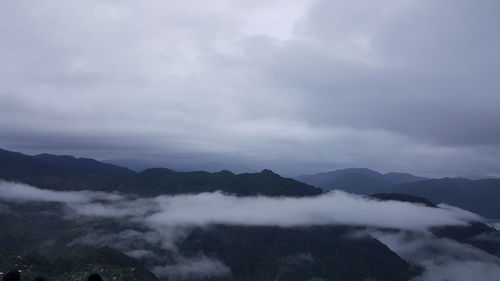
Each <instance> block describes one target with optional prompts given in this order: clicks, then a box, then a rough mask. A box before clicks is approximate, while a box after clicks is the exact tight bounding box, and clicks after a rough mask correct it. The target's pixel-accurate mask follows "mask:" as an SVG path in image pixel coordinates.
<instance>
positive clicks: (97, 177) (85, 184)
mask: <svg viewBox="0 0 500 281" xmlns="http://www.w3.org/2000/svg"><path fill="white" fill-rule="evenodd" d="M0 179H4V180H11V181H18V182H23V183H28V184H31V185H35V186H38V187H42V188H49V189H56V190H62V189H65V190H83V189H89V190H106V191H111V190H115V191H122V192H127V193H137V194H141V195H159V194H179V193H200V192H209V191H216V190H220V191H223V192H227V193H231V194H236V195H267V196H310V195H316V194H320V193H322V192H323V190H322V189H321V188H317V187H313V186H311V185H308V184H305V183H302V182H298V181H296V180H293V179H289V178H283V177H281V176H279V175H278V174H275V173H273V172H272V171H270V170H263V171H261V172H259V173H243V174H238V175H236V174H233V173H232V172H230V171H220V172H215V173H209V172H204V171H195V172H176V171H173V170H170V169H166V168H152V169H146V170H144V171H142V172H135V171H132V170H130V169H127V168H123V167H119V166H116V165H112V164H106V163H102V162H99V161H97V160H93V159H87V158H75V157H73V156H66V155H63V156H58V155H51V154H40V155H35V156H29V155H25V154H22V153H18V152H12V151H7V150H2V149H0Z"/></svg>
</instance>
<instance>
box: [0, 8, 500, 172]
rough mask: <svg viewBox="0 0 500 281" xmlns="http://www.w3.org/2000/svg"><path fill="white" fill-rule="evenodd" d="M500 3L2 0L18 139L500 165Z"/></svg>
mask: <svg viewBox="0 0 500 281" xmlns="http://www.w3.org/2000/svg"><path fill="white" fill-rule="evenodd" d="M499 12H500V2H498V1H496V0H478V1H470V0H443V1H434V0H380V1H369V0H328V1H327V0H287V1H285V0H266V1H263V0H256V1H234V0H214V1H199V0H183V1H175V0H173V1H160V0H143V1H134V0H122V1H113V0H104V1H103V0H99V1H98V0H81V1H70V2H69V1H62V0H40V1H27V0H18V1H1V2H0V36H1V38H2V43H1V44H0V131H1V134H0V147H2V148H5V149H11V150H17V151H22V152H26V153H31V154H34V153H41V152H50V153H56V154H73V155H76V156H86V157H94V158H97V159H148V160H158V161H159V160H162V159H165V158H169V159H172V158H175V155H177V156H178V155H184V156H185V155H188V156H189V157H190V159H191V158H195V159H198V161H206V162H210V161H212V162H214V161H215V162H230V163H232V164H235V165H236V164H238V165H248V166H249V167H255V168H256V169H257V168H264V167H266V168H271V169H274V170H277V171H278V172H282V173H285V174H300V173H310V172H322V171H327V170H330V169H335V168H345V167H368V168H373V169H377V170H380V171H383V172H388V171H404V172H413V173H416V174H419V175H424V176H455V175H470V174H480V175H491V176H494V175H499V174H500V170H499V168H498V167H500V122H498V121H500V110H499V108H500V79H498V77H500V56H499V55H498V51H499V50H500V32H498V26H500V17H498V14H499ZM200 159H201V160H200ZM221 159H222V160H221ZM174 160H175V159H174ZM172 161H173V160H172ZM174 162H175V161H174Z"/></svg>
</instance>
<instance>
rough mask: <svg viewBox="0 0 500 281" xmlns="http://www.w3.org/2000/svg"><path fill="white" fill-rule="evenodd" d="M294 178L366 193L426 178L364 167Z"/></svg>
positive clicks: (328, 187) (324, 186) (384, 190)
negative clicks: (383, 172) (382, 171)
mask: <svg viewBox="0 0 500 281" xmlns="http://www.w3.org/2000/svg"><path fill="white" fill-rule="evenodd" d="M296 179H297V180H299V181H301V182H304V183H307V184H310V185H314V186H317V187H321V188H324V189H330V190H331V189H341V190H344V191H347V192H351V193H356V194H366V195H367V194H372V193H377V192H387V191H390V190H391V187H392V186H393V185H395V184H401V183H410V182H416V181H420V180H424V179H426V178H423V177H418V176H414V175H412V174H408V173H386V174H382V173H379V172H377V171H374V170H370V169H366V168H347V169H340V170H335V171H332V172H326V173H319V174H314V175H304V176H299V177H297V178H296Z"/></svg>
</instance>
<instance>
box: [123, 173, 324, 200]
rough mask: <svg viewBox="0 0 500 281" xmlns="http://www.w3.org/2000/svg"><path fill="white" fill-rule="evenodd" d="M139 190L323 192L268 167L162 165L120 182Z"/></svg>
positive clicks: (281, 194) (133, 189)
mask: <svg viewBox="0 0 500 281" xmlns="http://www.w3.org/2000/svg"><path fill="white" fill-rule="evenodd" d="M138 189H140V190H141V193H142V194H148V195H155V194H179V193H201V192H212V191H217V190H220V191H223V192H227V193H231V194H236V195H241V196H243V195H267V196H311V195H318V194H321V193H322V192H323V190H321V189H320V188H316V187H313V186H310V185H307V184H305V183H301V182H298V181H296V180H293V179H289V178H283V177H281V176H280V175H278V174H276V173H274V172H272V171H271V170H263V171H261V172H260V173H244V174H233V173H232V172H230V171H221V172H216V173H209V172H203V171H198V172H176V171H173V170H169V169H165V168H154V169H147V170H144V171H143V172H141V173H138V174H136V175H135V176H134V177H131V178H130V179H129V180H127V181H125V182H124V185H123V187H122V188H121V190H123V191H129V192H134V191H137V190H138Z"/></svg>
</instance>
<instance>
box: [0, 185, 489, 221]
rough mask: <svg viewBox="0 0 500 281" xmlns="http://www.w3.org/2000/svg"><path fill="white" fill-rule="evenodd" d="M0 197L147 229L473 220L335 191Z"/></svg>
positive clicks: (22, 192) (451, 211)
mask: <svg viewBox="0 0 500 281" xmlns="http://www.w3.org/2000/svg"><path fill="white" fill-rule="evenodd" d="M0 198H2V199H5V200H10V201H20V202H26V201H28V202H29V201H40V202H59V203H64V204H66V205H67V206H68V207H69V209H70V210H71V212H70V213H69V214H70V215H73V216H84V217H97V218H114V219H128V220H130V221H133V222H136V223H141V224H144V225H146V226H148V227H151V228H152V229H159V228H162V227H171V226H180V227H183V226H206V225H210V224H230V225H250V226H283V227H293V226H307V225H327V224H342V225H355V226H369V227H378V228H394V229H405V230H418V231H424V230H425V229H427V228H429V227H433V226H443V225H465V224H467V222H468V221H471V220H478V219H480V218H479V216H477V215H475V214H473V213H469V212H467V211H464V210H461V209H458V208H453V207H449V206H442V208H431V207H426V206H424V205H416V204H411V203H405V202H397V201H377V200H374V199H368V198H365V197H361V196H356V195H351V194H348V193H344V192H341V191H335V192H330V193H327V194H325V195H320V196H315V197H310V198H292V197H282V198H273V197H236V196H230V195H224V194H222V193H219V192H215V193H200V194H195V195H175V196H157V197H153V198H128V197H124V196H120V195H117V194H110V193H104V192H94V191H51V190H43V189H38V188H36V187H32V186H29V185H24V184H17V183H9V182H2V183H1V185H0Z"/></svg>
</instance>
